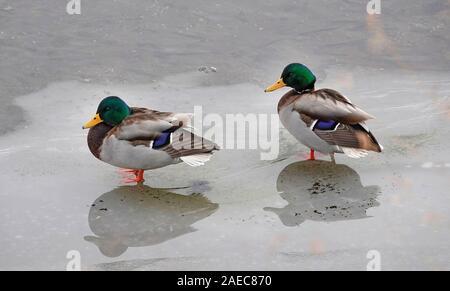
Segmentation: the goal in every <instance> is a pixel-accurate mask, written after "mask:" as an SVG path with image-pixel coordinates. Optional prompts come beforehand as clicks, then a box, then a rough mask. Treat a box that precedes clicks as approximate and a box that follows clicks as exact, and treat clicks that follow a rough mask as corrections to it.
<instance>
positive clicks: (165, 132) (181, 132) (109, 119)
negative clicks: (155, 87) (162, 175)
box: [83, 96, 218, 183]
mask: <svg viewBox="0 0 450 291" xmlns="http://www.w3.org/2000/svg"><path fill="white" fill-rule="evenodd" d="M191 118H192V114H187V113H172V112H160V111H155V110H151V109H147V108H139V107H130V106H128V105H127V104H126V103H125V102H124V101H123V100H122V99H121V98H119V97H116V96H109V97H106V98H105V99H103V100H102V101H101V102H100V105H99V106H98V109H97V113H96V114H95V116H94V117H93V118H92V119H91V120H90V121H88V122H87V123H86V124H84V126H83V129H87V128H89V133H88V138H87V142H88V146H89V149H90V151H91V153H92V154H93V155H94V156H95V157H96V158H98V159H99V160H101V161H103V162H105V163H108V164H111V165H113V166H116V167H120V168H124V169H126V171H129V172H131V173H133V174H134V175H135V178H133V179H129V180H127V182H138V183H141V182H143V181H144V171H145V170H150V169H156V168H161V167H165V166H168V165H171V164H176V163H180V162H185V163H186V164H188V165H190V166H200V165H203V164H204V163H205V162H206V161H208V160H209V159H210V158H211V155H212V153H213V152H214V151H215V150H218V146H217V145H216V144H214V143H213V142H211V141H208V140H205V139H203V138H202V137H200V136H197V135H195V134H193V133H192V132H191V131H190V128H191V127H190V123H191Z"/></svg>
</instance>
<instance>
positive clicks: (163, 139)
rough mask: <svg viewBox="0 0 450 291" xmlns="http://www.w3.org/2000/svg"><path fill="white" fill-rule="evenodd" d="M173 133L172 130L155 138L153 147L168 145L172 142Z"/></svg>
mask: <svg viewBox="0 0 450 291" xmlns="http://www.w3.org/2000/svg"><path fill="white" fill-rule="evenodd" d="M171 134H172V133H171V132H163V133H161V135H160V136H159V137H157V138H156V139H155V141H154V142H153V146H152V148H154V149H159V148H162V147H164V146H166V145H168V144H169V143H170V135H171Z"/></svg>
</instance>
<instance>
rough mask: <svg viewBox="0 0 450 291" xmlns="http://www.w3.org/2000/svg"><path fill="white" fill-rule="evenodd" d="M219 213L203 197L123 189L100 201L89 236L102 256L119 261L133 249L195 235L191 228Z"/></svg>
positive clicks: (92, 213) (93, 208)
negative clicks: (91, 233) (119, 258)
mask: <svg viewBox="0 0 450 291" xmlns="http://www.w3.org/2000/svg"><path fill="white" fill-rule="evenodd" d="M217 209H218V205H217V204H215V203H211V202H210V201H209V200H208V199H207V198H206V197H204V196H202V195H201V194H193V195H190V196H185V195H180V194H176V193H172V192H168V191H167V190H163V189H154V188H150V187H148V186H145V185H137V186H122V187H119V188H117V189H114V190H113V191H111V192H108V193H105V194H103V195H101V196H100V197H99V198H97V199H96V201H95V202H94V204H92V206H91V209H90V212H89V226H90V228H91V230H92V232H93V233H94V234H95V235H96V236H86V237H85V240H87V241H89V242H92V243H94V244H95V245H97V247H98V248H99V250H100V252H101V253H102V254H104V255H105V256H108V257H118V256H120V255H121V254H123V253H124V252H125V251H126V250H127V249H128V248H129V247H141V246H150V245H155V244H159V243H162V242H164V241H167V240H170V239H173V238H176V237H179V236H181V235H184V234H187V233H190V232H193V231H195V230H196V229H195V228H193V227H191V225H192V224H193V223H195V222H197V221H199V220H202V219H204V218H206V217H208V216H209V215H211V214H212V213H214V212H215V211H216V210H217Z"/></svg>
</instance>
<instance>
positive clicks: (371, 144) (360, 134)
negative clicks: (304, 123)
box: [311, 120, 383, 157]
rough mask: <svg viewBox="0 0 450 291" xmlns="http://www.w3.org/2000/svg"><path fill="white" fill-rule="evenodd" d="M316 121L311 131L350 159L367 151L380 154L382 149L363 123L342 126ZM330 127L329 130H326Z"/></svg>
mask: <svg viewBox="0 0 450 291" xmlns="http://www.w3.org/2000/svg"><path fill="white" fill-rule="evenodd" d="M321 122H322V121H320V120H318V121H316V122H315V124H313V125H312V128H311V129H312V131H313V132H314V133H315V134H316V135H317V136H319V137H320V138H321V139H322V140H324V141H326V142H327V143H328V144H330V145H336V146H339V148H340V149H341V150H342V151H343V152H344V153H345V154H347V155H348V156H350V157H362V156H365V155H366V154H367V151H374V152H381V151H382V150H383V147H382V146H381V145H380V144H379V143H378V141H377V139H376V138H375V136H374V135H373V134H372V132H370V130H369V128H368V127H367V126H366V125H365V124H364V123H363V122H361V123H358V124H344V123H336V124H335V125H332V124H331V123H326V124H323V127H321V126H320V125H319V126H318V124H319V123H321ZM327 126H331V127H330V128H326V127H327Z"/></svg>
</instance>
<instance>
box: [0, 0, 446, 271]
mask: <svg viewBox="0 0 450 291" xmlns="http://www.w3.org/2000/svg"><path fill="white" fill-rule="evenodd" d="M62 2H64V1H55V0H54V1H51V0H46V1H34V2H33V3H29V1H3V0H2V1H0V57H1V60H2V61H1V63H0V85H1V87H2V91H1V92H0V102H1V107H0V124H1V127H0V134H1V135H0V165H1V166H0V221H1V222H0V269H5V270H11V269H54V270H64V269H66V265H67V263H68V261H69V260H68V259H67V258H66V255H67V253H68V252H69V251H71V250H75V251H78V252H79V253H80V255H81V266H82V269H85V270H171V269H179V270H191V269H194V270H197V269H200V270H202V269H207V270H223V269H239V270H330V269H331V270H335V269H351V270H365V269H366V266H367V264H368V262H369V259H368V258H367V254H368V253H369V252H370V251H372V250H374V251H376V252H377V253H378V254H379V255H380V256H381V267H382V269H385V270H398V269H407V270H417V269H426V270H449V269H450V246H449V243H448V242H449V240H450V217H449V210H450V209H449V207H450V206H449V205H450V195H449V194H450V193H449V190H448V189H449V188H450V181H449V177H450V151H449V147H450V140H449V138H448V136H449V134H450V126H449V125H450V73H449V68H450V54H449V52H448V47H449V45H450V40H449V35H450V28H449V24H450V20H449V18H450V1H427V3H426V4H425V3H420V2H422V1H396V3H384V2H383V1H382V4H383V10H382V14H381V15H379V16H368V15H367V13H366V8H365V7H366V3H365V2H366V1H336V2H335V3H329V2H330V1H264V4H262V3H260V4H258V5H257V7H255V4H254V1H207V3H208V5H204V4H203V3H204V2H203V1H199V0H195V1H136V2H137V3H136V4H135V5H133V6H131V5H129V4H128V2H127V1H95V3H88V1H81V2H82V14H81V15H73V16H69V15H67V14H66V12H65V3H62ZM90 2H92V1H90ZM234 2H236V3H234ZM341 2H342V3H341ZM411 2H414V3H411ZM415 2H419V3H415ZM324 3H326V5H325V4H324ZM188 10H190V13H186V11H188ZM294 61H297V62H303V63H306V64H308V65H309V66H310V67H311V68H312V69H313V70H314V71H315V73H316V75H317V76H318V77H319V81H318V84H317V85H318V87H329V88H334V89H337V90H339V91H341V92H342V93H344V94H345V95H347V96H348V97H349V98H351V99H352V101H353V102H354V103H356V104H357V105H359V106H361V107H362V108H364V109H365V110H366V111H368V112H369V113H371V114H373V115H375V116H376V117H377V119H375V120H372V121H370V122H369V126H370V127H371V129H372V131H373V132H374V134H375V135H376V136H377V138H378V139H379V141H380V142H381V143H382V144H383V146H384V148H385V151H384V153H382V154H371V155H370V156H369V157H367V158H366V159H360V160H354V159H350V158H346V157H344V156H338V157H337V163H338V165H336V166H333V165H331V164H330V163H329V162H328V161H329V158H328V157H326V156H319V161H305V156H306V154H307V149H306V148H305V147H303V146H302V145H300V144H298V142H296V141H295V139H294V138H293V137H292V136H291V135H290V134H289V133H288V132H287V131H286V130H285V129H283V128H280V133H279V134H280V148H279V156H278V157H277V159H275V160H272V161H264V160H261V159H260V152H259V151H258V150H228V149H223V150H221V151H219V152H218V153H217V154H216V155H215V156H214V157H213V159H212V160H211V161H210V162H209V163H207V164H206V165H205V166H203V167H199V168H190V167H189V166H187V165H183V164H179V165H173V166H170V167H167V168H163V169H158V170H154V171H148V172H147V173H146V182H145V185H142V186H130V185H128V186H124V185H123V184H122V183H121V177H120V175H119V174H118V173H117V170H116V169H115V168H114V167H111V166H109V165H107V164H104V163H101V162H99V161H97V160H96V159H95V158H94V157H93V156H92V155H91V154H90V152H89V150H88V148H87V144H86V134H87V132H84V131H82V130H81V125H82V124H83V123H84V122H85V121H86V120H88V119H89V118H90V117H92V114H93V113H94V112H95V109H96V107H97V104H98V102H99V101H100V100H101V99H102V98H103V97H105V96H108V95H117V96H121V97H123V98H124V99H125V100H126V101H127V102H128V103H129V104H130V105H133V106H146V107H151V108H154V109H159V110H163V111H176V112H192V111H193V109H194V106H196V105H201V106H202V108H203V112H204V114H206V113H217V114H219V115H220V116H225V115H226V114H236V113H256V114H262V113H266V114H274V113H276V104H277V101H278V99H279V97H280V96H281V94H282V92H281V91H280V92H275V93H273V94H265V93H264V92H263V89H264V88H265V86H267V85H269V84H271V83H272V82H273V81H274V80H275V79H276V78H277V77H278V76H279V74H280V72H281V69H282V68H283V66H284V65H285V64H287V63H289V62H294ZM202 66H207V67H211V66H212V67H215V68H217V71H216V72H213V71H211V70H210V71H209V73H208V71H205V70H199V69H198V68H200V67H202Z"/></svg>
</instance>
